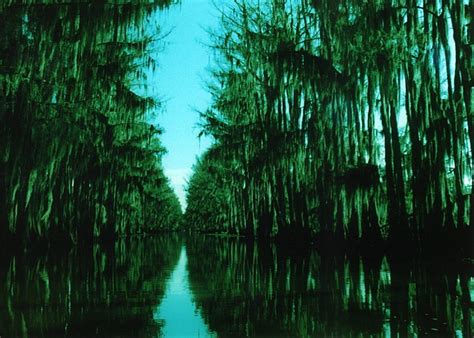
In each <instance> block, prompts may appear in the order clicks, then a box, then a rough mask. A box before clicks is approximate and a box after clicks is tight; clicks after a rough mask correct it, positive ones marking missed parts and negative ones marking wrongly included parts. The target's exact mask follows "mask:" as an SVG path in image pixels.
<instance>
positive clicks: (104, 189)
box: [0, 0, 181, 246]
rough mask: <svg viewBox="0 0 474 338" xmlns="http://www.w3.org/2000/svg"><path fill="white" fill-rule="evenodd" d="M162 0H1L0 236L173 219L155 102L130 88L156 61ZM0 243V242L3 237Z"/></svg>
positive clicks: (60, 236)
mask: <svg viewBox="0 0 474 338" xmlns="http://www.w3.org/2000/svg"><path fill="white" fill-rule="evenodd" d="M170 2H171V1H168V0H161V1H156V2H150V1H138V0H137V1H127V2H123V1H79V2H76V1H74V2H69V1H67V2H65V1H60V2H57V1H35V0H31V1H22V2H21V3H19V2H17V1H2V5H0V21H1V22H2V34H1V36H0V91H1V96H0V105H1V109H0V238H1V241H2V243H8V242H9V240H10V239H15V240H17V241H21V242H22V246H24V245H28V244H29V243H32V242H34V241H36V240H46V241H49V242H51V241H54V240H66V242H78V241H86V242H89V241H90V240H92V239H93V238H113V237H116V236H120V235H127V234H135V233H142V232H150V231H157V230H160V229H163V228H167V229H170V228H171V229H172V228H175V227H176V226H177V223H178V220H179V217H180V215H181V209H180V206H179V202H178V199H177V197H176V196H175V194H174V192H173V190H172V188H171V186H170V184H169V182H168V179H167V178H166V177H165V175H164V173H163V168H162V165H161V157H162V155H163V153H164V148H163V146H162V145H161V143H160V139H159V135H160V133H161V130H160V129H159V128H157V127H155V126H153V125H152V124H150V123H149V120H150V114H152V113H153V112H154V111H156V110H157V109H158V108H159V105H160V103H159V102H157V101H156V100H155V99H153V98H151V97H147V96H146V95H145V94H141V93H142V92H145V91H144V90H141V91H137V90H134V88H136V86H137V84H139V83H141V79H142V78H143V77H144V76H145V75H146V73H147V72H150V71H152V69H154V67H155V60H154V59H153V58H152V57H151V53H150V48H152V47H153V45H154V43H155V42H156V40H157V39H159V38H160V32H159V31H158V30H157V29H155V30H151V29H150V27H148V26H146V25H144V24H143V22H144V20H146V19H147V18H150V16H151V15H153V14H154V13H155V12H156V11H157V10H158V9H160V8H164V7H166V6H168V5H169V4H170ZM2 245H3V244H2Z"/></svg>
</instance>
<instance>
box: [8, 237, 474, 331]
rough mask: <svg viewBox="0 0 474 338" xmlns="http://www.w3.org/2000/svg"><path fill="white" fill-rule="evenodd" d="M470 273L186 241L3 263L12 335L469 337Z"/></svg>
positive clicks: (458, 267)
mask: <svg viewBox="0 0 474 338" xmlns="http://www.w3.org/2000/svg"><path fill="white" fill-rule="evenodd" d="M471 268H472V266H471V267H470V266H468V265H467V264H457V263H453V262H445V263H441V262H437V263H436V264H433V263H430V262H424V263H421V262H409V263H404V264H400V263H395V262H393V261H391V260H389V259H387V258H385V257H380V258H377V259H371V260H364V259H361V258H359V257H353V258H348V257H321V256H320V255H318V254H317V253H316V252H307V253H305V254H301V253H300V254H298V255H296V254H294V253H291V252H287V251H283V250H282V249H279V248H277V247H275V246H273V245H266V246H257V245H254V244H248V243H245V242H242V241H239V240H236V239H217V238H210V237H192V238H187V239H180V238H179V237H177V236H166V237H161V238H142V239H133V240H128V241H120V242H118V243H116V244H115V246H114V247H107V248H104V247H101V246H94V247H92V248H89V249H87V250H86V249H82V250H77V249H76V250H72V251H71V252H69V253H63V254H57V253H56V254H48V255H39V254H34V255H29V256H25V255H16V256H14V257H3V258H2V260H1V265H0V336H1V337H2V338H3V337H55V336H56V337H63V336H81V337H94V336H102V337H111V336H114V337H118V336H122V337H131V336H143V337H159V336H166V337H168V336H169V337H208V336H211V337H226V336H233V337H242V336H259V337H278V336H280V337H281V336H285V337H286V336H288V337H397V336H400V337H405V336H411V337H415V336H418V337H420V336H427V337H435V336H440V337H456V336H457V337H471V336H472V325H473V323H472V322H473V318H472V310H471V306H472V305H471V304H472V302H471V299H472V297H473V287H474V285H473V284H474V282H473V279H472V278H471V277H470V274H469V273H468V272H470V269H471Z"/></svg>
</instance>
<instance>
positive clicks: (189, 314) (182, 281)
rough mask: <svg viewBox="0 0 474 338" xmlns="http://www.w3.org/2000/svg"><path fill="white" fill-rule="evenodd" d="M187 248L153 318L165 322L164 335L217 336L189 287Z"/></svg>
mask: <svg viewBox="0 0 474 338" xmlns="http://www.w3.org/2000/svg"><path fill="white" fill-rule="evenodd" d="M187 261H188V259H187V255H186V248H185V247H184V246H183V247H182V248H181V254H180V257H179V261H178V264H177V265H176V267H175V269H174V271H173V273H172V275H171V277H170V279H169V280H168V283H167V285H166V290H165V295H164V298H163V301H162V302H161V304H160V306H159V307H158V308H157V310H156V312H155V313H154V314H153V318H154V319H155V320H157V321H158V322H160V323H162V324H163V328H162V330H161V333H162V335H163V336H164V337H215V336H216V335H215V334H213V333H211V332H210V331H209V328H208V327H207V325H206V324H205V323H204V320H203V319H202V317H201V314H200V313H199V311H198V310H197V309H196V306H195V304H194V302H193V298H192V293H191V290H190V288H189V276H188V270H187Z"/></svg>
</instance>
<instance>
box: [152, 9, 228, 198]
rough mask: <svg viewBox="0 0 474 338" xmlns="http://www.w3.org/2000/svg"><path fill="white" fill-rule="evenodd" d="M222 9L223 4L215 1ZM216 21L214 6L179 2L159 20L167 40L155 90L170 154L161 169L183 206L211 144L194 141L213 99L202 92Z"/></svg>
mask: <svg viewBox="0 0 474 338" xmlns="http://www.w3.org/2000/svg"><path fill="white" fill-rule="evenodd" d="M215 2H216V3H222V1H215ZM217 24H218V15H217V10H216V8H215V6H214V5H213V2H212V0H182V3H181V5H175V6H172V7H171V8H170V9H169V10H166V11H164V12H162V13H160V15H159V25H160V26H161V28H162V31H163V32H167V31H169V30H171V34H170V35H168V36H167V37H166V38H165V45H164V50H162V51H160V52H159V53H158V54H157V56H156V57H157V59H158V64H159V69H158V70H157V72H156V80H155V81H156V83H154V84H153V86H154V87H156V90H157V92H158V94H159V96H160V97H161V98H162V99H164V101H165V110H164V112H163V113H161V114H159V115H158V116H157V118H156V121H157V123H158V124H159V125H160V126H161V127H162V128H164V130H165V133H164V135H162V137H161V140H162V142H163V144H164V146H165V147H166V148H167V150H168V153H167V154H166V155H165V156H164V159H163V165H164V168H165V173H166V175H167V176H168V177H169V178H170V180H171V182H172V184H173V187H174V189H175V190H176V193H177V194H178V197H179V198H180V201H181V204H182V205H183V206H184V203H185V200H184V194H185V193H184V189H183V187H184V184H185V180H186V179H187V178H189V175H190V174H191V168H192V165H193V164H194V163H195V161H196V157H197V156H198V155H199V154H201V153H202V152H203V151H204V150H205V149H206V148H207V147H208V146H209V144H210V140H209V139H203V138H201V140H199V139H198V133H199V130H198V128H197V126H196V124H197V122H198V120H199V114H198V112H196V110H200V111H203V110H205V109H206V108H207V107H209V105H210V103H211V96H210V94H209V93H208V92H207V91H206V89H205V81H206V79H208V78H209V77H208V73H207V69H208V68H209V66H210V64H211V62H212V59H211V57H212V52H211V50H210V48H209V47H207V46H206V45H209V43H210V42H209V41H210V38H209V36H208V33H207V32H206V29H207V28H215V27H216V26H217Z"/></svg>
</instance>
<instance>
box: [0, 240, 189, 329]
mask: <svg viewBox="0 0 474 338" xmlns="http://www.w3.org/2000/svg"><path fill="white" fill-rule="evenodd" d="M181 245H182V243H181V241H180V240H179V239H178V237H169V236H167V237H163V238H135V239H130V240H119V241H117V242H116V243H115V245H114V246H112V247H107V248H104V247H101V246H99V245H95V246H93V247H89V248H88V249H75V250H73V251H71V252H69V253H67V254H61V255H58V254H57V253H55V254H53V253H48V254H46V255H43V256H39V257H33V256H26V255H16V256H13V257H11V258H9V259H5V260H4V261H2V264H1V265H0V336H1V337H22V336H23V337H26V336H28V337H54V336H61V337H63V336H80V337H91V336H102V337H111V336H114V337H119V336H121V337H130V336H146V337H148V336H157V335H159V333H160V327H159V324H158V323H157V322H156V321H155V320H154V319H153V311H154V310H155V309H156V306H157V305H158V304H159V302H160V300H161V298H162V297H163V295H164V291H165V286H166V285H165V284H166V280H167V279H168V277H169V276H170V274H171V271H172V269H173V268H174V267H175V266H176V264H177V262H178V258H179V255H180V251H181Z"/></svg>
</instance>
